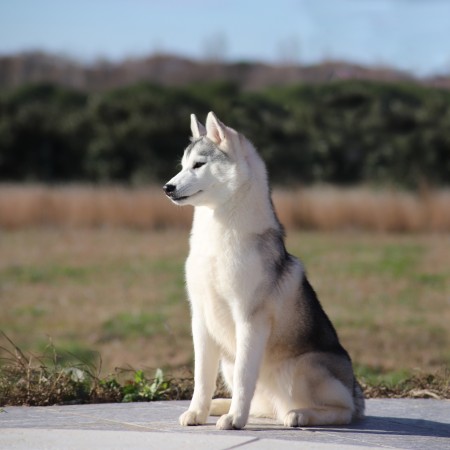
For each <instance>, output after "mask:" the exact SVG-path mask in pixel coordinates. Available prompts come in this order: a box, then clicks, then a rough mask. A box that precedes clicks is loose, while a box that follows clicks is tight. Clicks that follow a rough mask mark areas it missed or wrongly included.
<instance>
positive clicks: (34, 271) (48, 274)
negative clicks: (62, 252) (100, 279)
mask: <svg viewBox="0 0 450 450" xmlns="http://www.w3.org/2000/svg"><path fill="white" fill-rule="evenodd" d="M94 275H95V268H94V267H89V266H87V267H86V266H82V267H74V266H62V265H53V264H50V265H36V266H35V265H21V266H9V267H7V268H5V269H3V270H2V271H0V282H9V283H13V284H35V283H55V282H57V281H61V280H62V281H65V280H72V281H75V282H84V281H86V280H87V279H88V278H89V277H92V276H94Z"/></svg>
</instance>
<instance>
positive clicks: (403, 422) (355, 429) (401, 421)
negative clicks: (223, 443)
mask: <svg viewBox="0 0 450 450" xmlns="http://www.w3.org/2000/svg"><path fill="white" fill-rule="evenodd" d="M261 425H262V426H260V424H258V423H255V422H254V423H250V424H249V425H247V426H246V427H245V429H246V430H248V431H262V432H264V431H272V432H273V431H278V432H279V431H281V430H283V429H284V430H286V429H287V428H284V427H283V426H281V425H275V424H273V423H270V424H269V423H267V424H261ZM291 430H292V429H291ZM298 430H299V431H310V432H327V431H328V432H333V433H354V434H371V435H380V436H381V435H382V436H410V437H413V436H417V437H442V438H449V437H450V424H448V423H443V422H436V421H432V420H425V419H408V418H400V417H379V416H366V417H365V418H364V419H362V420H360V421H358V422H356V423H354V424H352V425H348V426H342V427H336V426H323V427H303V428H298Z"/></svg>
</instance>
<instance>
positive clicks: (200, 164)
mask: <svg viewBox="0 0 450 450" xmlns="http://www.w3.org/2000/svg"><path fill="white" fill-rule="evenodd" d="M205 164H206V163H204V162H196V163H195V164H194V166H193V167H192V168H193V169H199V168H200V167H202V166H204V165H205Z"/></svg>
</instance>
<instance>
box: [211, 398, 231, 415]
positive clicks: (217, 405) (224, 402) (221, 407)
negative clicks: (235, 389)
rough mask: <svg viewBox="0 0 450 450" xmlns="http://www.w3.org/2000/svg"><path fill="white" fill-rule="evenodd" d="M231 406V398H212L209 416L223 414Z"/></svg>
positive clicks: (226, 412)
mask: <svg viewBox="0 0 450 450" xmlns="http://www.w3.org/2000/svg"><path fill="white" fill-rule="evenodd" d="M230 406H231V398H213V400H212V402H211V408H210V410H209V415H210V416H223V415H224V414H228V412H229V411H230Z"/></svg>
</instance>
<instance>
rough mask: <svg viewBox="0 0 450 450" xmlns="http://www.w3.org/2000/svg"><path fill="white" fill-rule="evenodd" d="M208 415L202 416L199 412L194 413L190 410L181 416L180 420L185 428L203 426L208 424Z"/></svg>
mask: <svg viewBox="0 0 450 450" xmlns="http://www.w3.org/2000/svg"><path fill="white" fill-rule="evenodd" d="M206 416H207V415H206V414H200V413H199V412H198V411H192V410H190V409H188V410H187V411H185V412H184V413H183V414H181V416H180V418H179V419H178V420H179V422H180V425H182V426H183V427H187V426H191V425H203V424H204V423H205V422H206Z"/></svg>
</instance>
